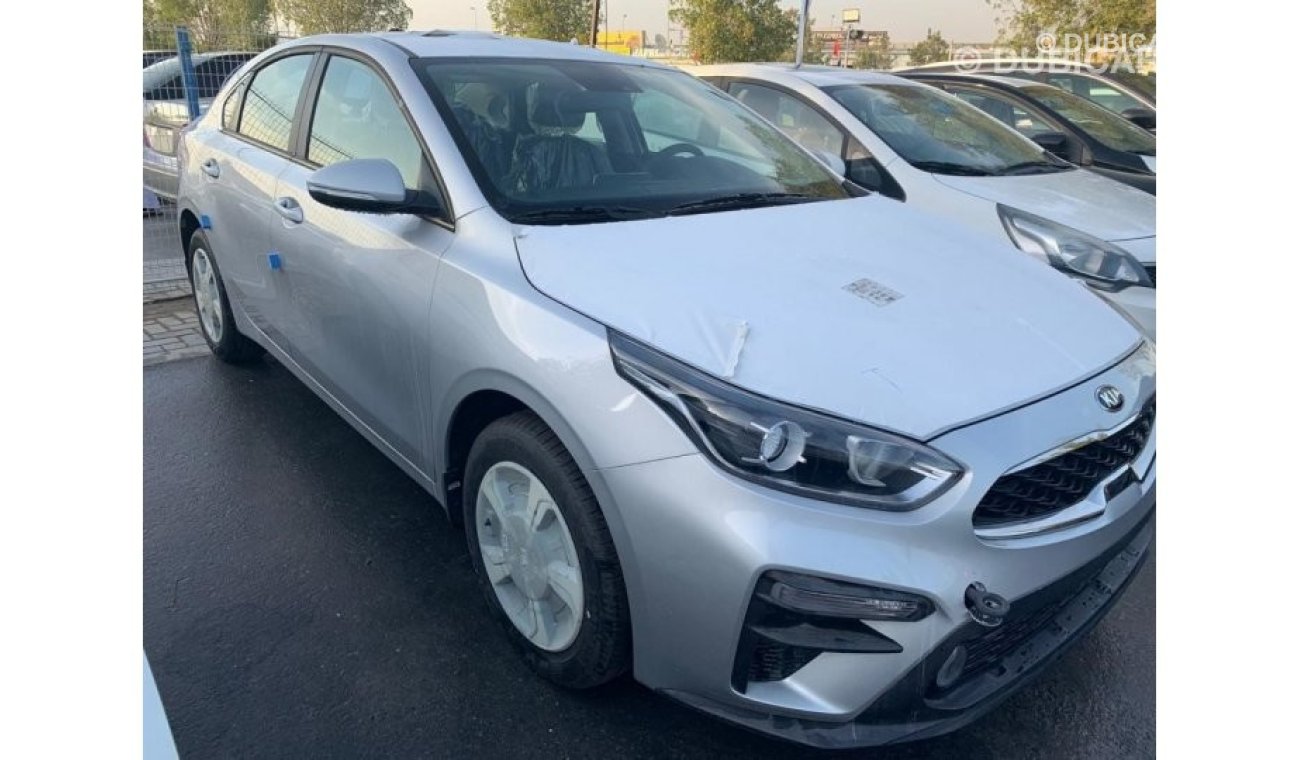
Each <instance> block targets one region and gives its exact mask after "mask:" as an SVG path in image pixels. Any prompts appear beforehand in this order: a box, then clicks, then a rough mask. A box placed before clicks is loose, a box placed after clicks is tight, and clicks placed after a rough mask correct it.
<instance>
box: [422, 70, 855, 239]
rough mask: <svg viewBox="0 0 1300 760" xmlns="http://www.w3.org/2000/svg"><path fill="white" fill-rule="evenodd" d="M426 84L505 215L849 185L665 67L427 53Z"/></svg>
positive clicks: (686, 208) (540, 219) (833, 193)
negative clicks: (436, 56)
mask: <svg viewBox="0 0 1300 760" xmlns="http://www.w3.org/2000/svg"><path fill="white" fill-rule="evenodd" d="M420 68H421V70H422V74H423V78H424V80H425V84H426V86H427V87H428V89H429V90H430V94H431V96H432V97H433V99H434V101H435V103H436V104H437V106H438V108H439V110H440V111H441V112H442V115H443V119H444V120H445V121H446V122H447V125H448V128H449V129H450V130H451V131H452V135H453V137H454V138H455V139H456V142H457V143H458V144H459V146H460V149H461V152H462V153H463V154H464V155H465V158H466V161H467V163H468V164H469V166H470V169H471V170H472V171H473V172H474V174H475V176H476V178H477V180H478V182H479V185H480V186H481V187H482V189H483V192H484V195H486V196H487V198H488V200H489V202H491V203H492V205H493V206H494V207H495V208H496V209H497V210H498V211H499V212H500V213H501V214H502V215H503V216H505V217H506V218H507V219H511V220H512V221H517V222H523V223H543V224H544V223H580V222H587V221H591V222H596V221H610V220H611V219H616V218H617V219H627V218H641V217H648V216H662V215H665V214H673V213H706V212H709V211H723V210H727V209H730V208H743V207H752V206H761V205H773V204H778V203H791V202H803V201H815V200H828V199H833V198H844V197H847V195H848V193H847V192H846V191H845V190H844V188H843V185H842V180H841V179H840V178H838V177H836V176H835V175H834V174H833V173H832V172H831V171H830V170H829V169H827V168H825V167H824V166H822V164H820V163H818V162H817V161H816V160H814V159H812V158H811V157H810V156H809V155H808V154H806V153H804V152H803V150H801V149H800V148H799V147H797V146H796V145H795V144H794V143H792V142H790V140H789V139H788V138H786V137H785V136H784V135H782V134H781V133H780V132H778V131H777V130H776V129H775V128H774V127H772V126H770V125H768V124H767V123H766V122H764V121H762V120H761V119H759V118H758V117H756V116H754V115H753V114H751V113H750V112H749V111H748V110H747V109H745V108H744V107H743V106H741V105H740V104H738V103H736V102H735V101H733V100H732V99H731V98H729V97H727V96H726V95H724V94H722V93H721V92H719V91H718V90H717V89H715V88H714V87H712V86H711V85H708V84H706V83H704V82H702V81H700V80H698V79H696V78H694V77H692V76H690V75H688V74H685V73H683V72H679V71H673V70H670V69H661V68H657V67H648V66H640V65H628V64H620V63H605V62H591V61H571V60H547V61H537V60H520V59H511V58H498V59H482V58H476V59H473V60H465V59H450V58H446V59H426V60H423V61H421V62H420Z"/></svg>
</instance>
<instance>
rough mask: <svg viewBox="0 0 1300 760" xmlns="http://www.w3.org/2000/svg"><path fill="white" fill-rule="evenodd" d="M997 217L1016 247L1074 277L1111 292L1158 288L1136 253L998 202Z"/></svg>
mask: <svg viewBox="0 0 1300 760" xmlns="http://www.w3.org/2000/svg"><path fill="white" fill-rule="evenodd" d="M998 216H999V217H1001V218H1002V226H1004V227H1006V229H1007V234H1008V235H1010V236H1011V241H1012V242H1013V243H1015V244H1016V247H1017V248H1019V249H1020V250H1022V251H1024V252H1025V253H1032V254H1034V255H1035V256H1039V257H1041V258H1044V259H1046V260H1047V263H1049V264H1051V265H1052V266H1053V267H1056V268H1057V269H1059V270H1061V271H1062V272H1065V273H1066V274H1068V275H1070V276H1071V277H1077V278H1079V279H1081V280H1084V281H1085V282H1087V283H1089V284H1091V285H1093V286H1095V287H1098V288H1101V289H1102V290H1108V291H1116V290H1123V289H1124V288H1127V287H1129V286H1130V285H1142V286H1145V287H1148V288H1153V287H1155V285H1154V284H1153V283H1152V282H1151V279H1150V278H1149V277H1148V276H1147V272H1146V269H1145V268H1143V266H1142V265H1141V264H1140V263H1138V260H1137V259H1135V258H1133V254H1131V253H1129V252H1128V251H1125V250H1124V249H1122V248H1119V247H1118V246H1115V245H1112V244H1110V243H1107V242H1106V241H1104V240H1098V239H1097V238H1095V237H1093V236H1091V235H1088V234H1086V233H1083V232H1080V231H1078V230H1076V229H1072V228H1070V227H1066V226H1065V225H1063V224H1057V223H1056V222H1049V221H1048V220H1046V219H1044V218H1042V217H1040V216H1034V215H1033V214H1030V213H1026V212H1024V211H1021V210H1019V209H1014V208H1011V207H1010V206H1003V205H1002V204H998Z"/></svg>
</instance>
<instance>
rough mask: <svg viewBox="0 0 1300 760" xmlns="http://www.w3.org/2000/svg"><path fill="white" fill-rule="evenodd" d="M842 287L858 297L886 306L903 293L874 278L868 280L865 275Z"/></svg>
mask: <svg viewBox="0 0 1300 760" xmlns="http://www.w3.org/2000/svg"><path fill="white" fill-rule="evenodd" d="M844 289H845V290H847V291H849V292H850V293H852V294H853V295H855V296H857V297H858V298H861V299H863V300H866V301H870V302H871V303H874V304H875V305H877V306H888V305H889V304H891V303H893V302H894V301H897V300H898V299H900V298H902V297H903V294H902V293H899V292H898V291H897V290H894V289H893V288H890V287H888V286H886V285H882V284H880V283H878V282H876V281H875V280H869V279H867V278H866V277H863V278H862V279H860V280H854V281H853V282H850V283H849V284H848V285H845V286H844Z"/></svg>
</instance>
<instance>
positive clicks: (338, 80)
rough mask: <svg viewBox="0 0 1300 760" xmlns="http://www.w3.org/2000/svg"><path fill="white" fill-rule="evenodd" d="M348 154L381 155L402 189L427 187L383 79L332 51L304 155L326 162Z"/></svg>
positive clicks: (419, 155) (413, 143)
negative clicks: (398, 174) (402, 183)
mask: <svg viewBox="0 0 1300 760" xmlns="http://www.w3.org/2000/svg"><path fill="white" fill-rule="evenodd" d="M354 158H384V159H387V160H389V161H391V162H392V163H393V165H394V166H396V167H397V170H398V171H399V172H401V174H402V179H403V180H405V182H406V187H407V188H408V189H410V190H420V189H422V188H424V187H428V184H427V183H428V182H429V179H430V172H429V171H428V170H427V169H426V166H425V160H424V152H423V151H422V150H421V148H420V142H419V140H417V139H416V137H415V133H413V132H412V131H411V125H410V124H409V123H408V122H407V120H406V117H405V116H404V115H403V114H402V110H401V108H399V107H398V105H397V101H396V100H395V99H394V97H393V94H392V92H391V91H389V89H388V87H387V85H386V84H385V83H384V80H383V79H381V78H380V76H379V75H378V74H376V73H375V71H374V69H372V68H370V67H369V66H367V65H365V64H364V63H361V62H359V61H355V60H353V59H351V58H343V57H341V56H334V57H331V58H330V60H329V64H328V65H327V66H326V68H325V78H324V79H323V80H321V86H320V95H319V96H318V98H317V100H316V109H315V111H314V112H313V115H312V120H311V133H310V136H309V139H308V142H307V160H308V161H311V162H312V163H315V164H320V165H322V166H327V165H329V164H334V163H338V162H339V161H347V160H350V159H354Z"/></svg>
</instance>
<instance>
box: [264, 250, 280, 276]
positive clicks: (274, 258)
mask: <svg viewBox="0 0 1300 760" xmlns="http://www.w3.org/2000/svg"><path fill="white" fill-rule="evenodd" d="M266 263H267V264H269V265H270V266H271V271H272V272H278V271H280V254H278V253H268V254H266Z"/></svg>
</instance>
